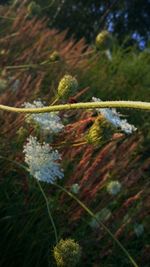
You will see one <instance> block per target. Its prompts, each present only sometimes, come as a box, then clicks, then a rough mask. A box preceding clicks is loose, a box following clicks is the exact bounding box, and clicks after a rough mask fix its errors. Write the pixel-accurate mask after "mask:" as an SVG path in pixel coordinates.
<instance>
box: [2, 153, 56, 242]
mask: <svg viewBox="0 0 150 267" xmlns="http://www.w3.org/2000/svg"><path fill="white" fill-rule="evenodd" d="M0 158H2V159H4V160H7V161H9V162H11V163H13V164H15V165H16V166H18V167H20V168H23V169H24V170H25V171H27V172H29V170H28V168H26V166H24V165H23V164H21V163H19V162H17V161H15V160H11V159H8V158H6V157H4V156H1V155H0ZM36 181H37V184H38V186H39V188H40V191H41V193H42V195H43V197H44V199H45V202H46V206H47V211H48V215H49V218H50V221H51V224H52V226H53V229H54V233H55V240H56V244H57V243H58V235H57V230H56V226H55V223H54V220H53V217H52V214H51V211H50V208H49V203H48V200H47V197H46V195H45V193H44V190H43V188H42V186H41V185H40V182H39V181H38V180H37V179H36Z"/></svg>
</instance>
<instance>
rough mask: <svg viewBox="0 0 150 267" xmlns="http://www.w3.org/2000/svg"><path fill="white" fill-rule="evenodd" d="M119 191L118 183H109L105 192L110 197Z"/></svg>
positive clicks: (119, 185)
mask: <svg viewBox="0 0 150 267" xmlns="http://www.w3.org/2000/svg"><path fill="white" fill-rule="evenodd" d="M120 190H121V184H120V182H118V181H111V182H110V183H109V184H108V185H107V191H108V193H109V194H110V195H117V194H118V193H119V192H120Z"/></svg>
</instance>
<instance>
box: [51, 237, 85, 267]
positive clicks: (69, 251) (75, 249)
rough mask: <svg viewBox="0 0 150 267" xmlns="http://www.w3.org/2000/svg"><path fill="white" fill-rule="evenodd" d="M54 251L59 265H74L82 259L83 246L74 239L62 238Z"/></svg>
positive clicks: (63, 266)
mask: <svg viewBox="0 0 150 267" xmlns="http://www.w3.org/2000/svg"><path fill="white" fill-rule="evenodd" d="M53 253H54V258H55V260H56V263H57V266H58V267H74V266H76V265H77V263H78V262H79V260H80V257H81V247H80V246H79V244H78V243H77V242H75V241H74V240H73V239H66V240H63V239H61V240H60V241H59V243H58V244H57V245H56V246H55V247H54V251H53Z"/></svg>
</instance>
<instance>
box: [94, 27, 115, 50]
mask: <svg viewBox="0 0 150 267" xmlns="http://www.w3.org/2000/svg"><path fill="white" fill-rule="evenodd" d="M112 45H113V38H112V35H111V34H110V33H109V32H108V31H102V32H100V33H99V34H98V35H97V36H96V48H97V49H98V50H108V49H111V48H112Z"/></svg>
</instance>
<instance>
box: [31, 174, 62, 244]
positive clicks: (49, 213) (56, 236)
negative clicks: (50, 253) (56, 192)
mask: <svg viewBox="0 0 150 267" xmlns="http://www.w3.org/2000/svg"><path fill="white" fill-rule="evenodd" d="M36 181H37V184H38V186H39V188H40V191H41V193H42V195H43V197H44V199H45V202H46V206H47V211H48V215H49V218H50V221H51V224H52V226H53V229H54V233H55V240H56V244H57V243H58V235H57V230H56V226H55V223H54V220H53V217H52V214H51V211H50V208H49V203H48V200H47V197H46V195H45V193H44V190H43V188H42V186H41V185H40V182H39V181H38V180H37V179H36Z"/></svg>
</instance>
